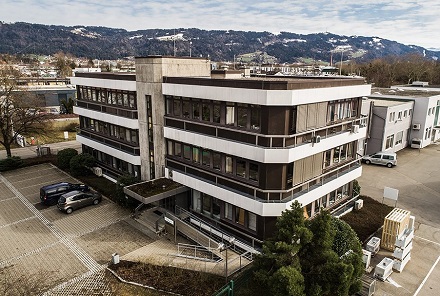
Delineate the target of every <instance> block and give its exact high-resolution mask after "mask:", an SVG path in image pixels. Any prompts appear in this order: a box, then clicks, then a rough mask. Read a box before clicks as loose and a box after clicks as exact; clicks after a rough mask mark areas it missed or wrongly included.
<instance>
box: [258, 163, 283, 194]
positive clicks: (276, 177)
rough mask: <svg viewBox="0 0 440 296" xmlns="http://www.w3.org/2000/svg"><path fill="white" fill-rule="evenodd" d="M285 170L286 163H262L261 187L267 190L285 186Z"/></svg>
mask: <svg viewBox="0 0 440 296" xmlns="http://www.w3.org/2000/svg"><path fill="white" fill-rule="evenodd" d="M283 172H284V165H282V164H261V173H260V177H261V182H260V187H261V188H264V189H267V190H279V189H280V188H284V184H283Z"/></svg>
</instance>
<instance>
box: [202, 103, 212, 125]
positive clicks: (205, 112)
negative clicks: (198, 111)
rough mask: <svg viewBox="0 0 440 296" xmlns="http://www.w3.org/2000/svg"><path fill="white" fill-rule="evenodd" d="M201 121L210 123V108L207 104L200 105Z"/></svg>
mask: <svg viewBox="0 0 440 296" xmlns="http://www.w3.org/2000/svg"><path fill="white" fill-rule="evenodd" d="M202 120H203V121H211V106H210V104H209V103H207V102H206V103H203V104H202Z"/></svg>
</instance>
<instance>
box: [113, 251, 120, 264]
mask: <svg viewBox="0 0 440 296" xmlns="http://www.w3.org/2000/svg"><path fill="white" fill-rule="evenodd" d="M118 263H119V254H118V253H113V254H112V264H118Z"/></svg>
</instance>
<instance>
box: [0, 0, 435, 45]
mask: <svg viewBox="0 0 440 296" xmlns="http://www.w3.org/2000/svg"><path fill="white" fill-rule="evenodd" d="M439 11H440V2H439V1H437V0H436V1H434V0H426V1H423V2H422V1H413V0H399V1H397V0H391V1H385V0H371V1H364V2H359V1H353V0H334V1H328V0H327V1H323V0H309V1H297V0H294V1H288V0H279V1H273V0H272V1H271V0H268V1H262V0H253V1H250V0H242V1H236V0H223V1H208V0H177V1H167V2H165V1H158V0H133V1H118V0H108V1H101V0H99V1H98V0H87V1H86V0H70V1H61V0H53V1H47V0H14V1H12V0H3V1H2V6H1V10H0V20H2V21H6V22H17V21H23V22H30V23H42V24H57V25H68V26H73V25H88V26H106V27H113V28H124V29H127V30H130V31H134V30H142V29H151V28H164V29H170V28H200V29H209V30H212V29H216V30H228V29H231V30H245V31H270V32H280V31H290V32H294V33H302V34H307V33H318V32H324V31H330V32H332V33H336V34H342V35H348V36H350V35H359V36H361V35H362V36H379V37H381V38H386V39H391V40H395V41H398V42H401V43H404V44H415V45H420V46H425V47H435V48H440V39H438V38H434V37H433V36H435V34H436V32H438V31H439V29H440V18H439V17H438V12H439Z"/></svg>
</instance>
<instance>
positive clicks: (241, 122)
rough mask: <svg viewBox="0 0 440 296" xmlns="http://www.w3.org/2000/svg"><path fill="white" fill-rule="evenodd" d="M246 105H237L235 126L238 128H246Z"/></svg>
mask: <svg viewBox="0 0 440 296" xmlns="http://www.w3.org/2000/svg"><path fill="white" fill-rule="evenodd" d="M247 119H248V115H247V105H245V104H238V107H237V125H238V126H239V127H244V128H245V127H246V126H247Z"/></svg>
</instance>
